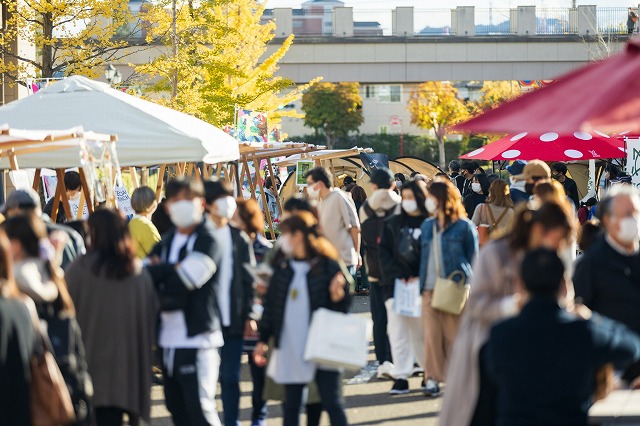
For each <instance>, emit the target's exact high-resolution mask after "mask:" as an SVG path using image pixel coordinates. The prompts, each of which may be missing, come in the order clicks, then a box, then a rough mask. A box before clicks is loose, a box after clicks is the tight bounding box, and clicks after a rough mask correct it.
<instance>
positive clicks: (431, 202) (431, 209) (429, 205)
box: [424, 197, 438, 214]
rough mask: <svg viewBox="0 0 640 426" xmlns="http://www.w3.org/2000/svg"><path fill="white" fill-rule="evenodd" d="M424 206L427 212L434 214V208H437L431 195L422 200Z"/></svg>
mask: <svg viewBox="0 0 640 426" xmlns="http://www.w3.org/2000/svg"><path fill="white" fill-rule="evenodd" d="M424 206H425V208H426V209H427V211H428V212H429V214H434V213H435V212H436V210H438V204H437V203H436V200H434V199H433V198H431V197H427V199H426V200H425V201H424Z"/></svg>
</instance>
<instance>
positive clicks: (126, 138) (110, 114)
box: [0, 76, 239, 167]
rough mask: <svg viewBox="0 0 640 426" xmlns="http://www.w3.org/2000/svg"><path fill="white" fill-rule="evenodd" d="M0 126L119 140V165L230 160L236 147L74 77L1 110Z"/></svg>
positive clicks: (220, 135)
mask: <svg viewBox="0 0 640 426" xmlns="http://www.w3.org/2000/svg"><path fill="white" fill-rule="evenodd" d="M0 123H6V124H7V125H8V126H10V127H11V128H15V129H29V130H51V129H69V128H72V127H75V126H82V127H84V128H85V129H91V130H92V131H94V132H101V133H108V134H112V133H116V134H117V135H118V158H119V160H120V165H121V166H123V167H125V166H149V165H157V164H167V163H176V162H194V161H204V162H205V163H208V164H215V163H222V162H229V161H235V160H237V159H238V157H239V147H238V142H237V141H236V140H235V139H234V138H233V137H232V136H230V135H228V134H227V133H225V132H224V131H222V130H221V129H218V128H217V127H215V126H213V125H211V124H209V123H206V122H204V121H202V120H199V119H197V118H195V117H192V116H190V115H187V114H184V113H181V112H178V111H175V110H172V109H170V108H166V107H163V106H161V105H158V104H155V103H153V102H149V101H145V100H143V99H140V98H137V97H135V96H131V95H129V94H127V93H124V92H122V91H120V90H116V89H113V88H111V87H110V86H109V85H107V84H105V83H100V82H97V81H93V80H90V79H88V78H85V77H81V76H73V77H69V78H66V79H64V80H61V81H59V82H57V83H55V84H52V85H51V86H49V87H47V88H44V89H42V90H40V91H38V92H37V93H35V94H33V95H31V96H28V97H26V98H23V99H20V100H18V101H14V102H11V103H9V104H7V105H4V106H2V107H0Z"/></svg>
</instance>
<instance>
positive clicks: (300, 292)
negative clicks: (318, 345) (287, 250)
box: [267, 261, 316, 384]
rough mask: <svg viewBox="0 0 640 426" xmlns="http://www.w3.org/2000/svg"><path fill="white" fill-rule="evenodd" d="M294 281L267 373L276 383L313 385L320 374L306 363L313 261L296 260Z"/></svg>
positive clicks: (293, 265)
mask: <svg viewBox="0 0 640 426" xmlns="http://www.w3.org/2000/svg"><path fill="white" fill-rule="evenodd" d="M291 268H292V269H293V278H292V280H291V285H290V286H289V293H288V294H287V301H286V303H285V309H284V321H283V323H282V333H281V334H280V345H279V347H278V348H277V349H274V351H273V354H272V355H271V362H269V367H268V369H267V373H268V374H269V377H271V378H272V379H273V380H274V381H275V382H276V383H282V384H291V383H309V382H311V380H313V377H314V375H315V373H316V364H314V363H311V362H307V361H305V360H304V350H305V346H306V343H307V335H308V334H309V318H310V316H311V303H310V302H309V289H308V288H307V274H308V273H309V270H310V269H311V266H310V265H309V262H301V261H292V262H291Z"/></svg>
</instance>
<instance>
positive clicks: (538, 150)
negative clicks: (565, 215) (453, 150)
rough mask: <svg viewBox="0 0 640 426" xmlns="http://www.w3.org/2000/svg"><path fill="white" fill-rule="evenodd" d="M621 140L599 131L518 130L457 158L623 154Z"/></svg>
mask: <svg viewBox="0 0 640 426" xmlns="http://www.w3.org/2000/svg"><path fill="white" fill-rule="evenodd" d="M625 156H626V153H625V149H624V141H621V140H620V139H617V138H614V137H610V136H608V135H606V134H604V133H600V132H592V133H587V132H574V133H571V134H566V135H560V134H558V133H555V132H547V133H527V132H523V133H518V134H517V135H509V136H505V137H504V138H502V139H498V140H497V141H495V142H491V143H490V144H488V145H485V146H483V147H482V148H478V149H476V150H474V151H471V152H469V153H468V154H465V155H463V156H462V157H460V158H464V159H468V160H543V161H576V160H592V159H598V158H623V157H625Z"/></svg>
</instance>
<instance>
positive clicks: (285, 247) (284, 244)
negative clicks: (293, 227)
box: [279, 234, 293, 256]
mask: <svg viewBox="0 0 640 426" xmlns="http://www.w3.org/2000/svg"><path fill="white" fill-rule="evenodd" d="M279 244H280V250H282V252H283V253H284V254H285V255H287V256H293V244H292V243H291V235H289V234H284V235H283V236H282V237H280V240H279Z"/></svg>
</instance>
